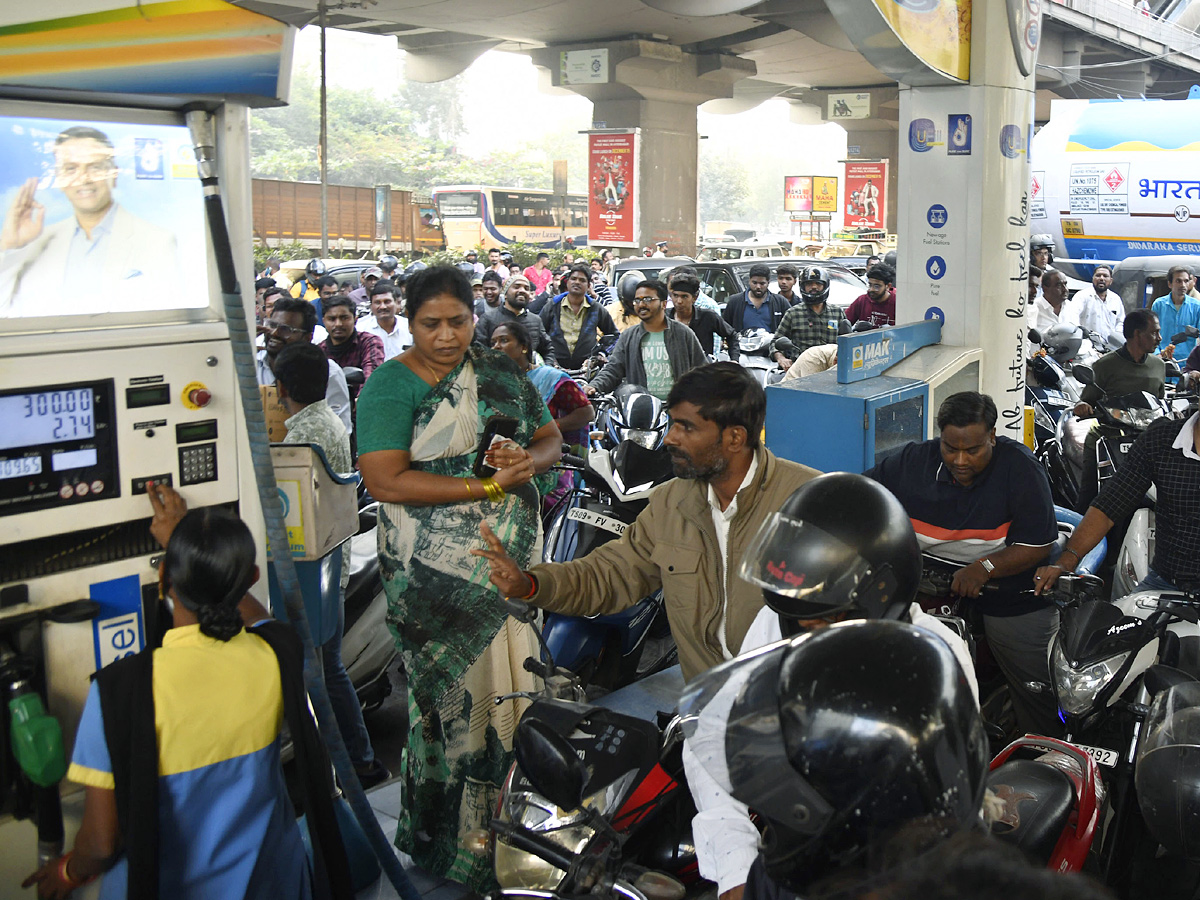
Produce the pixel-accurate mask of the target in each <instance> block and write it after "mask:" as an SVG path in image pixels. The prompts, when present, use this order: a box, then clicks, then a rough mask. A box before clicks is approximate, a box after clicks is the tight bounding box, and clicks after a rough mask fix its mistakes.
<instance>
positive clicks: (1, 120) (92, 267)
mask: <svg viewBox="0 0 1200 900" xmlns="http://www.w3.org/2000/svg"><path fill="white" fill-rule="evenodd" d="M139 6H140V8H139ZM68 7H69V8H70V9H68ZM76 7H77V9H76ZM148 7H156V8H155V9H154V10H153V12H154V13H155V14H154V15H148V14H147V8H148ZM67 12H78V13H85V12H86V13H87V14H88V15H86V16H82V15H81V16H77V17H73V16H71V15H67ZM59 13H61V15H59ZM6 26H20V27H19V28H10V27H6ZM294 35H295V29H294V28H293V27H291V26H289V25H286V24H284V23H281V22H277V21H275V20H273V19H269V18H267V17H265V16H262V15H259V14H257V13H253V12H250V11H247V10H243V9H238V8H236V7H233V6H230V5H228V4H225V3H222V2H207V0H206V2H199V3H185V4H172V3H164V4H144V3H143V4H140V5H137V6H135V5H134V4H133V3H132V2H131V0H88V2H86V3H85V2H82V0H66V2H65V3H63V4H60V5H59V7H56V17H55V18H54V19H48V20H46V21H37V13H36V11H30V7H28V6H27V5H26V6H21V5H18V4H9V5H5V8H4V10H3V11H0V158H3V159H4V160H5V166H4V167H3V168H2V170H0V206H2V207H3V210H0V213H2V214H3V215H4V216H6V217H7V219H6V220H5V219H0V221H7V222H8V223H14V222H15V223H17V226H16V227H5V229H4V231H3V233H2V234H0V663H3V669H4V673H5V677H4V678H3V679H2V680H4V681H5V682H6V683H7V682H8V681H9V680H10V679H11V680H12V683H13V684H15V685H20V686H22V689H21V692H20V695H21V696H23V697H28V695H29V694H30V692H31V689H30V685H35V686H36V687H37V689H38V690H37V693H41V694H43V695H44V697H45V700H46V709H47V710H48V711H49V713H50V714H51V715H52V716H53V720H54V721H56V722H57V723H58V726H59V727H60V728H61V732H62V736H63V740H62V743H63V744H64V752H65V755H66V757H67V758H69V755H70V746H71V741H72V738H73V735H74V730H75V726H76V723H77V721H78V718H79V715H80V712H81V710H82V706H83V702H84V700H85V698H86V695H87V691H88V688H89V676H90V675H91V673H92V672H94V671H95V670H97V669H98V668H100V667H102V666H104V665H106V664H107V663H109V662H112V661H113V660H116V659H119V658H121V657H124V656H127V655H130V654H133V653H136V652H137V651H139V650H141V649H142V648H144V647H145V646H147V645H148V643H151V642H152V641H153V639H154V631H155V629H156V628H157V623H156V621H155V619H156V610H157V607H158V572H157V565H158V561H159V548H158V547H157V545H156V544H155V542H154V540H153V539H152V538H151V536H150V533H149V523H150V519H151V514H152V510H151V507H150V504H149V501H148V499H147V498H146V496H145V494H146V485H147V483H148V482H152V481H153V482H165V483H167V484H171V485H173V486H175V487H177V488H178V489H180V490H181V491H182V492H183V493H184V495H185V497H186V499H187V501H188V503H189V505H190V506H191V507H192V508H196V507H202V506H221V507H225V508H228V509H231V510H233V511H234V512H235V513H236V514H237V515H238V516H240V517H241V518H242V519H243V520H245V521H246V522H247V524H248V525H249V526H250V529H251V532H252V533H254V534H255V535H257V536H258V540H259V544H260V546H259V559H260V563H262V564H263V566H264V569H265V552H264V545H265V542H264V540H263V535H264V533H265V530H264V524H263V513H262V507H261V504H260V501H259V494H258V489H257V484H256V478H255V474H254V470H253V467H252V465H251V460H250V450H249V441H248V439H247V426H246V418H245V413H244V411H243V408H242V404H241V402H240V400H239V393H238V384H237V375H236V372H235V359H234V357H235V354H234V349H233V343H232V341H231V336H230V328H229V327H228V326H227V325H226V314H225V309H226V307H225V305H224V303H225V299H226V298H225V297H223V295H222V287H221V285H220V284H219V283H218V279H217V277H216V274H217V271H218V268H217V259H218V256H219V255H220V252H219V251H220V250H221V248H219V247H215V246H214V242H213V239H212V238H211V237H210V229H209V227H208V223H207V222H206V213H205V197H206V193H208V192H209V191H208V188H207V187H206V185H205V184H202V179H201V177H199V175H200V174H201V173H200V172H199V171H198V168H197V153H196V151H195V145H196V140H195V137H194V135H193V133H192V132H191V131H190V130H189V128H188V123H187V121H186V119H185V111H186V110H187V109H194V108H197V107H201V108H203V109H204V110H205V112H206V113H211V114H212V116H213V122H214V124H215V129H214V143H215V148H216V152H215V159H213V160H211V163H212V164H213V165H214V166H215V174H216V175H217V176H218V177H219V178H220V180H221V181H222V183H223V184H224V185H225V187H226V191H227V193H226V214H227V219H228V227H229V231H230V233H231V234H232V245H233V246H235V247H238V248H246V250H245V252H242V253H240V255H239V256H238V257H237V258H236V259H234V261H233V262H234V265H235V266H236V269H237V272H236V277H237V281H240V283H242V284H252V283H253V280H254V273H253V271H252V265H251V260H250V256H249V253H248V248H249V247H250V246H251V244H252V235H251V229H250V208H249V204H250V190H249V143H248V116H247V108H248V106H250V105H277V104H278V103H280V102H283V101H284V100H285V99H286V96H287V88H288V81H289V75H290V59H291V50H292V42H293V39H294ZM10 42H12V43H13V44H14V46H15V45H16V44H19V45H20V50H21V52H20V53H13V52H10V50H11V49H12V48H9V47H7V44H8V43H10ZM80 44H87V45H89V46H90V47H91V48H92V49H93V50H97V48H99V50H97V52H93V53H84V54H77V55H74V56H72V57H71V60H70V62H68V63H66V66H67V67H66V68H65V69H64V61H63V57H64V53H63V47H70V46H74V45H80ZM147 48H152V49H147ZM214 48H219V50H218V49H214ZM214 52H220V54H221V59H220V60H212V59H206V54H211V53H214ZM206 61H207V62H208V63H211V65H204V63H205V62H206ZM71 66H77V68H72V67H71ZM226 249H227V248H226ZM225 293H226V294H228V291H226V292H225ZM242 307H243V309H244V312H245V318H246V320H248V321H250V322H253V312H254V310H253V298H252V296H250V295H246V296H245V297H244V298H243V300H242ZM241 327H242V328H243V329H244V327H245V326H244V325H242V326H241ZM263 599H265V598H263ZM10 673H12V674H10ZM8 699H9V697H8V696H6V697H5V701H6V708H5V709H4V710H3V711H2V713H3V715H4V717H5V719H8V718H9V715H10V712H9V709H8V708H7V701H8ZM37 706H38V704H37V703H36V702H34V701H33V700H30V699H25V700H22V701H21V703H20V704H19V708H18V707H16V706H14V707H13V708H12V715H13V716H14V717H23V718H20V723H19V724H22V725H24V724H25V723H26V722H29V723H32V724H31V725H30V727H27V728H24V731H23V738H22V739H23V740H25V744H27V745H28V747H27V748H26V750H24V751H23V752H25V754H26V756H27V757H28V758H31V759H43V758H46V756H45V754H40V755H39V753H40V748H42V747H45V746H51V745H52V744H53V742H54V735H53V734H51V732H53V731H54V728H53V726H52V725H50V724H49V723H48V722H47V720H46V719H39V718H37V712H38V711H37ZM14 721H17V718H14ZM5 737H6V739H7V737H8V735H7V734H6V735H5ZM22 746H25V745H22ZM29 748H32V749H29ZM35 751H38V752H35ZM0 752H4V753H8V752H9V751H8V748H0ZM11 762H13V757H12V756H11V755H10V756H7V757H6V765H7V764H8V763H11ZM17 762H21V763H22V764H23V765H24V763H23V762H22V760H17ZM55 765H56V764H55V763H54V762H53V761H52V762H50V763H48V764H45V765H41V766H34V765H33V764H30V765H29V767H30V768H38V769H39V772H40V774H39V775H38V776H37V777H38V778H40V779H41V780H42V781H48V783H50V784H53V781H54V779H53V778H51V776H52V775H54V774H55V773H56V771H57V770H56V769H55V768H54V766H55ZM4 768H5V767H3V766H0V769H4ZM67 789H68V788H66V787H64V790H67ZM0 793H2V792H0ZM55 793H57V791H56V792H55ZM11 811H12V808H11V805H0V845H3V846H4V847H5V853H4V854H2V856H3V859H4V862H3V863H2V864H0V879H3V881H2V883H3V884H4V886H5V888H4V890H7V889H8V888H9V887H15V885H17V884H19V882H20V879H21V877H23V876H24V875H26V874H28V873H29V872H30V871H32V869H33V867H34V862H35V853H34V849H33V844H34V832H33V829H31V828H30V827H29V826H28V825H27V824H24V823H19V822H14V821H13V820H12V817H11ZM41 852H42V855H48V854H49V853H50V852H51V850H50V848H45V847H43V848H41Z"/></svg>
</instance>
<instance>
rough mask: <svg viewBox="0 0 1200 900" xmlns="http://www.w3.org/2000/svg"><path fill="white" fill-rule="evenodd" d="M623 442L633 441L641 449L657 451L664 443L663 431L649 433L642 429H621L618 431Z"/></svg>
mask: <svg viewBox="0 0 1200 900" xmlns="http://www.w3.org/2000/svg"><path fill="white" fill-rule="evenodd" d="M617 431H618V433H619V434H620V436H621V440H623V441H633V442H634V443H635V444H637V445H638V446H640V447H645V448H646V449H647V450H653V449H655V448H656V447H657V446H658V445H659V444H660V443H662V432H661V431H647V430H644V429H641V428H619V429H617Z"/></svg>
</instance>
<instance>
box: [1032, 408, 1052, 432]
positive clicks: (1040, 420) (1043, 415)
mask: <svg viewBox="0 0 1200 900" xmlns="http://www.w3.org/2000/svg"><path fill="white" fill-rule="evenodd" d="M1033 424H1034V425H1036V426H1037V427H1038V428H1044V429H1046V430H1047V431H1049V432H1050V433H1051V434H1053V433H1054V424H1055V423H1054V420H1053V419H1052V418H1050V413H1048V412H1046V407H1045V406H1043V405H1042V404H1041V403H1035V404H1034V405H1033Z"/></svg>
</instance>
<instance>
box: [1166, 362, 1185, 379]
mask: <svg viewBox="0 0 1200 900" xmlns="http://www.w3.org/2000/svg"><path fill="white" fill-rule="evenodd" d="M1166 373H1167V377H1168V378H1178V377H1179V376H1180V375H1182V374H1183V373H1182V372H1180V371H1179V364H1178V363H1177V362H1175V360H1173V359H1168V360H1167V361H1166Z"/></svg>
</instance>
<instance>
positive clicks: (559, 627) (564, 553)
mask: <svg viewBox="0 0 1200 900" xmlns="http://www.w3.org/2000/svg"><path fill="white" fill-rule="evenodd" d="M601 407H602V414H601V415H602V417H603V419H604V421H603V422H602V423H601V429H600V430H601V434H602V435H603V438H602V440H601V442H600V445H599V446H596V447H593V448H592V449H591V450H590V451H589V452H588V456H587V459H581V458H578V457H571V456H566V457H564V459H563V462H562V464H561V466H560V468H565V469H567V470H571V471H574V472H575V473H576V480H575V482H574V484H573V485H572V487H571V489H570V490H569V491H568V492H567V493H566V494H565V495H564V496H563V498H562V499H561V500H560V501H559V502H558V503H557V504H555V506H554V507H553V508H552V509H551V510H550V513H549V514H548V516H547V519H546V538H545V543H544V548H543V556H542V558H543V560H544V561H545V562H567V561H569V560H572V559H577V558H579V557H581V556H585V555H586V554H588V553H590V552H591V551H592V550H594V549H595V548H596V547H599V546H601V545H602V544H605V543H607V542H608V541H611V540H614V539H615V538H618V537H620V536H621V534H623V533H624V531H625V529H626V528H628V527H629V525H631V524H632V523H633V521H634V519H636V518H637V516H638V514H639V513H640V512H641V511H642V510H643V509H645V508H646V503H647V502H648V500H649V494H650V491H651V489H652V488H654V487H656V486H657V485H660V484H662V483H664V482H665V481H668V480H669V479H671V478H673V477H674V472H673V470H672V467H671V460H670V457H669V455H668V454H667V452H666V448H665V447H663V438H664V437H665V436H666V429H667V427H668V424H669V422H668V418H667V414H666V409H665V407H664V406H663V404H662V401H660V400H658V399H657V398H655V397H653V396H651V395H650V394H647V393H645V392H644V391H643V389H641V388H636V387H633V386H630V385H622V386H621V388H618V389H617V391H616V393H615V394H614V395H613V399H612V400H611V401H608V402H602V403H601ZM545 634H546V642H547V646H548V648H549V650H548V653H549V656H550V658H552V659H554V660H555V661H556V662H557V663H558V664H559V665H560V666H562V667H564V668H565V669H568V670H570V671H571V672H574V673H576V674H578V675H579V676H581V679H582V681H583V683H584V684H585V685H587V687H588V688H589V690H591V691H592V693H593V694H598V693H599V692H601V691H610V690H614V689H616V688H618V687H621V686H622V685H625V684H629V683H631V682H633V681H635V680H637V679H638V678H642V677H645V676H646V675H649V674H651V673H653V672H657V671H660V670H662V669H664V668H667V667H670V666H673V665H675V664H676V662H678V654H677V651H676V649H675V643H674V640H673V639H672V638H671V632H670V627H669V625H668V623H667V617H666V608H665V606H664V601H663V596H662V591H661V589H660V590H656V591H655V592H654V593H653V594H651V595H650V596H648V597H645V598H643V599H642V600H640V601H638V602H637V603H635V604H634V605H633V606H631V607H630V608H629V609H626V610H623V611H622V612H619V613H614V614H612V615H603V616H587V617H585V616H566V615H562V614H559V613H547V615H546V623H545Z"/></svg>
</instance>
